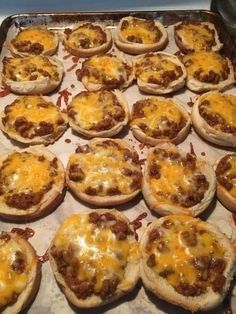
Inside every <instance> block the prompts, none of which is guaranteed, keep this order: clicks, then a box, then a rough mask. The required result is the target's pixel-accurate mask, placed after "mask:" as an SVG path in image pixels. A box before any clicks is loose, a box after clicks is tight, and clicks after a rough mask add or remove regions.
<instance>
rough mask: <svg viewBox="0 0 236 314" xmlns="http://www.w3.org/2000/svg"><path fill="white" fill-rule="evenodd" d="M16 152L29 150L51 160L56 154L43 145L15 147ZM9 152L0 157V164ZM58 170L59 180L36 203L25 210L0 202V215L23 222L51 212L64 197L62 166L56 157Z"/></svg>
mask: <svg viewBox="0 0 236 314" xmlns="http://www.w3.org/2000/svg"><path fill="white" fill-rule="evenodd" d="M14 151H16V152H20V153H21V152H30V153H32V154H35V155H36V156H44V157H45V158H46V159H47V160H49V161H52V160H53V159H54V158H55V157H56V156H55V155H54V154H53V153H51V152H50V151H49V150H47V149H46V148H44V147H43V146H34V147H30V148H26V149H15V150H14ZM8 155H9V154H5V155H2V156H1V157H0V166H1V165H2V163H3V162H4V160H5V159H6V158H7V157H8ZM57 166H58V171H59V172H61V177H60V180H58V182H57V183H55V182H54V184H53V186H52V188H51V189H50V190H49V191H47V192H46V193H44V195H43V197H42V199H41V201H40V202H39V203H37V204H36V205H32V206H31V207H30V208H28V209H27V210H24V209H19V208H14V207H10V206H8V205H7V204H6V203H1V208H0V217H2V218H4V219H6V220H9V221H16V222H24V221H25V220H27V221H29V220H35V219H38V218H41V217H43V216H45V215H47V214H49V213H51V212H52V211H53V210H54V209H55V208H56V207H57V206H58V205H59V204H60V203H61V201H62V200H63V198H64V192H65V189H64V167H63V165H62V163H61V161H60V160H59V159H58V158H57Z"/></svg>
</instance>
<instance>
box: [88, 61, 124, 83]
mask: <svg viewBox="0 0 236 314" xmlns="http://www.w3.org/2000/svg"><path fill="white" fill-rule="evenodd" d="M85 68H90V69H91V70H93V69H95V70H96V71H95V75H93V73H91V72H90V74H89V82H91V83H95V84H97V83H102V82H101V80H102V79H103V77H105V79H108V80H111V79H116V80H120V78H121V77H123V78H124V80H125V81H126V80H127V72H126V68H125V64H124V63H123V62H122V61H121V60H119V59H118V58H116V57H112V56H109V55H103V56H96V57H92V58H90V59H89V60H87V61H86V63H85Z"/></svg>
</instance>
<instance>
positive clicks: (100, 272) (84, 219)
mask: <svg viewBox="0 0 236 314" xmlns="http://www.w3.org/2000/svg"><path fill="white" fill-rule="evenodd" d="M54 244H55V246H56V248H57V249H59V250H61V249H62V250H63V249H64V250H65V249H68V248H69V247H71V248H72V249H73V252H74V255H75V258H76V259H77V261H78V263H79V266H78V270H77V279H78V280H79V281H84V280H89V281H93V282H94V279H95V278H96V280H95V291H99V290H100V289H101V287H102V283H103V280H105V279H109V278H112V276H113V275H114V274H115V275H116V276H118V277H119V279H120V280H121V284H124V276H125V268H126V266H127V263H128V262H129V261H130V260H132V259H133V258H135V259H136V258H137V256H138V255H139V249H138V245H137V243H136V242H135V241H134V240H130V239H128V238H127V239H126V240H122V241H118V240H117V239H116V236H115V234H114V233H112V231H111V230H110V227H108V226H102V227H98V226H96V224H93V223H90V222H89V221H88V215H73V216H71V217H69V218H67V219H66V220H65V222H64V223H63V225H62V226H61V227H60V229H59V230H58V232H57V234H56V237H55V239H54ZM122 281H123V282H122Z"/></svg>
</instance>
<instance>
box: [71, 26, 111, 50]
mask: <svg viewBox="0 0 236 314" xmlns="http://www.w3.org/2000/svg"><path fill="white" fill-rule="evenodd" d="M80 41H82V42H83V41H85V42H86V45H85V47H83V45H81V43H80ZM105 41H106V33H105V32H104V31H103V30H102V28H100V27H99V26H98V25H96V26H93V25H91V24H89V25H86V24H85V25H82V26H80V27H78V28H77V29H76V30H74V31H73V32H72V33H71V34H70V35H69V37H68V39H67V42H68V44H69V45H71V46H74V47H76V48H82V49H89V48H95V47H99V46H101V44H103V43H104V42H105ZM87 45H88V46H87Z"/></svg>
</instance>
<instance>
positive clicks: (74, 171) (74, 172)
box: [69, 164, 85, 182]
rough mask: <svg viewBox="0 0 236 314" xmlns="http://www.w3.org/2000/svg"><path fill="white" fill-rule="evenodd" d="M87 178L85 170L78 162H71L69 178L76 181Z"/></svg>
mask: <svg viewBox="0 0 236 314" xmlns="http://www.w3.org/2000/svg"><path fill="white" fill-rule="evenodd" d="M84 178H85V174H84V172H83V170H82V169H81V168H80V166H79V165H77V164H71V165H70V167H69V179H70V180H72V181H75V182H81V181H83V180H84Z"/></svg>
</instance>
